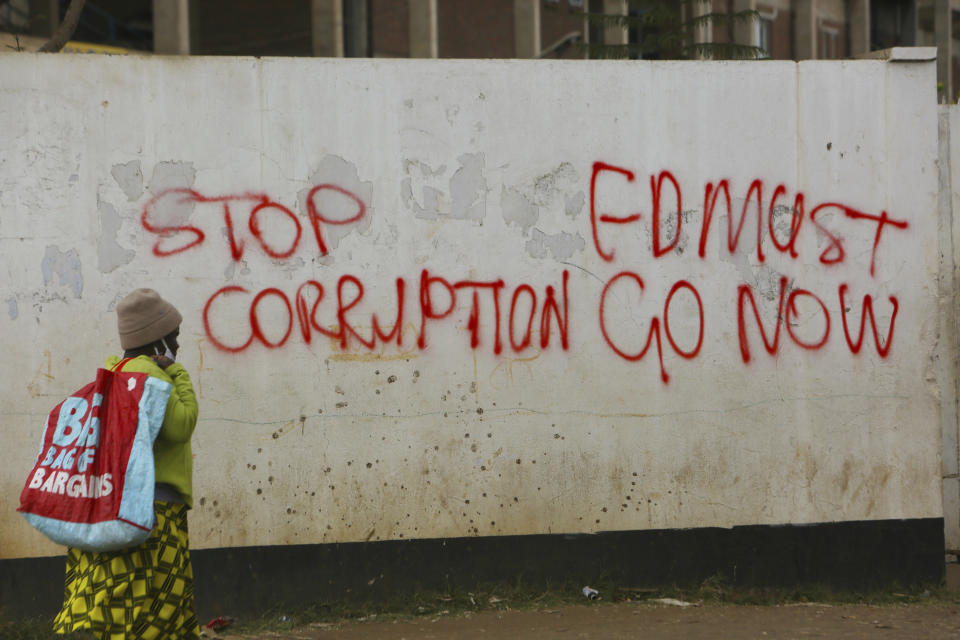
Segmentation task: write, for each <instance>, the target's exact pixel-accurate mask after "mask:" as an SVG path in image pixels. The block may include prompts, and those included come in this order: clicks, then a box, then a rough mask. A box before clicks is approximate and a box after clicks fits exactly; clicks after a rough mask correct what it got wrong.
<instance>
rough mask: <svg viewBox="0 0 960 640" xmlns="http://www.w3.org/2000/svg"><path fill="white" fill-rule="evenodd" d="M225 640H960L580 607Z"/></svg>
mask: <svg viewBox="0 0 960 640" xmlns="http://www.w3.org/2000/svg"><path fill="white" fill-rule="evenodd" d="M220 637H222V638H231V639H233V640H240V639H241V638H242V639H243V640H254V639H256V640H266V639H267V638H270V639H277V638H285V639H286V638H289V639H298V640H371V639H373V638H376V639H378V640H380V639H382V640H401V639H406V640H429V639H437V640H440V639H443V640H474V639H481V638H482V639H484V640H490V639H493V638H510V639H514V638H537V639H541V638H542V639H545V640H551V639H554V638H556V639H562V640H568V639H573V638H591V639H594V638H595V639H603V640H614V639H619V638H644V639H648V638H652V639H660V638H664V639H673V638H678V639H679V638H684V639H693V640H695V639H698V638H704V639H706V638H710V639H711V640H713V639H716V638H762V639H766V638H870V639H875V638H882V639H884V640H886V639H894V638H897V639H899V638H910V639H916V638H960V604H950V605H945V604H935V605H916V604H913V605H883V606H870V605H828V604H817V603H810V604H802V605H801V604H796V605H780V606H769V607H758V606H733V605H724V606H717V605H710V606H699V607H693V606H691V607H679V606H673V605H657V604H641V603H637V602H631V603H617V604H602V603H601V604H588V605H581V606H568V607H562V608H556V609H544V610H540V611H487V612H484V613H479V614H473V615H471V614H462V615H459V616H456V617H454V616H434V617H430V618H419V619H414V620H398V621H389V622H377V621H376V620H365V621H358V622H345V623H322V624H321V623H317V624H314V625H311V626H305V627H302V628H299V629H295V630H292V631H274V632H262V633H259V634H254V635H243V636H239V635H229V634H227V633H224V634H223V635H221V636H220Z"/></svg>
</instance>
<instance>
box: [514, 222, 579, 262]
mask: <svg viewBox="0 0 960 640" xmlns="http://www.w3.org/2000/svg"><path fill="white" fill-rule="evenodd" d="M585 246H587V244H586V242H585V241H584V240H583V238H582V237H581V236H580V234H579V233H566V232H561V233H555V234H551V235H547V234H545V233H544V232H542V231H540V229H534V230H533V232H532V233H531V234H530V239H529V240H528V241H527V247H526V249H527V253H528V254H530V256H531V257H534V258H546V257H547V252H548V251H549V252H550V254H551V255H552V256H553V258H554V259H555V260H569V259H570V257H571V256H573V254H574V253H576V252H577V251H582V250H583V248H584V247H585Z"/></svg>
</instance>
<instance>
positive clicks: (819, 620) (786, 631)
mask: <svg viewBox="0 0 960 640" xmlns="http://www.w3.org/2000/svg"><path fill="white" fill-rule="evenodd" d="M686 604H690V603H686ZM208 636H209V637H211V638H220V639H222V640H267V639H270V640H277V639H284V640H286V639H289V640H374V639H376V640H433V639H435V640H441V639H442V640H479V639H483V640H492V639H499V638H504V639H507V638H509V639H510V640H514V639H526V638H535V639H537V640H541V639H543V640H553V639H558V640H573V639H590V640H619V639H621V638H643V639H644V640H661V639H662V640H672V639H680V638H683V639H685V640H686V639H689V640H698V639H701V638H703V639H707V638H709V639H710V640H716V639H723V638H736V639H738V640H739V639H741V638H742V639H749V638H757V639H760V640H767V639H768V638H780V639H784V638H852V639H866V638H869V639H870V640H874V639H881V640H899V639H901V638H902V639H910V640H915V639H919V638H923V639H939V638H955V639H960V564H948V565H947V567H946V585H945V590H944V591H943V592H941V593H940V594H939V597H938V598H936V599H934V601H933V602H930V603H922V602H921V603H916V602H913V603H911V604H883V605H866V604H828V603H815V602H811V603H794V604H783V605H774V606H741V605H716V604H707V605H703V606H680V605H678V604H677V602H676V601H675V602H674V603H672V604H667V603H664V602H651V601H649V600H648V601H644V600H634V601H628V602H617V603H607V602H604V601H603V600H599V601H593V602H587V603H585V604H583V605H568V606H558V607H553V608H543V609H539V610H515V611H511V610H505V611H484V612H481V613H469V612H467V613H459V614H456V615H454V614H443V613H441V614H440V615H432V616H425V617H420V618H414V619H406V620H388V621H378V620H377V619H376V618H375V617H373V616H371V617H368V618H367V619H365V620H351V621H345V622H335V623H329V622H325V623H314V624H311V625H303V626H300V627H297V628H295V629H293V630H291V631H269V632H266V631H265V632H260V633H246V634H232V633H230V629H225V630H224V631H223V632H222V633H220V634H215V633H210V632H208Z"/></svg>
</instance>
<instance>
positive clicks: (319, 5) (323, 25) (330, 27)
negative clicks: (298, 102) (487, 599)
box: [155, 0, 343, 58]
mask: <svg viewBox="0 0 960 640" xmlns="http://www.w3.org/2000/svg"><path fill="white" fill-rule="evenodd" d="M155 1H156V0H155ZM310 13H311V16H310V18H311V25H310V26H311V29H312V33H313V55H315V56H318V57H322V58H342V57H343V0H311V6H310Z"/></svg>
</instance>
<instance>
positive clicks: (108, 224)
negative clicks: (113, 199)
mask: <svg viewBox="0 0 960 640" xmlns="http://www.w3.org/2000/svg"><path fill="white" fill-rule="evenodd" d="M118 231H120V214H118V213H117V210H116V209H115V208H114V207H113V205H112V204H110V203H109V202H101V203H100V238H99V240H98V242H97V268H98V269H100V273H110V272H111V271H113V270H114V269H116V268H117V267H119V266H122V265H125V264H129V263H130V261H131V260H133V258H134V256H135V255H136V252H135V251H133V250H131V249H124V248H123V247H121V246H120V244H119V243H118V242H117V232H118Z"/></svg>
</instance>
